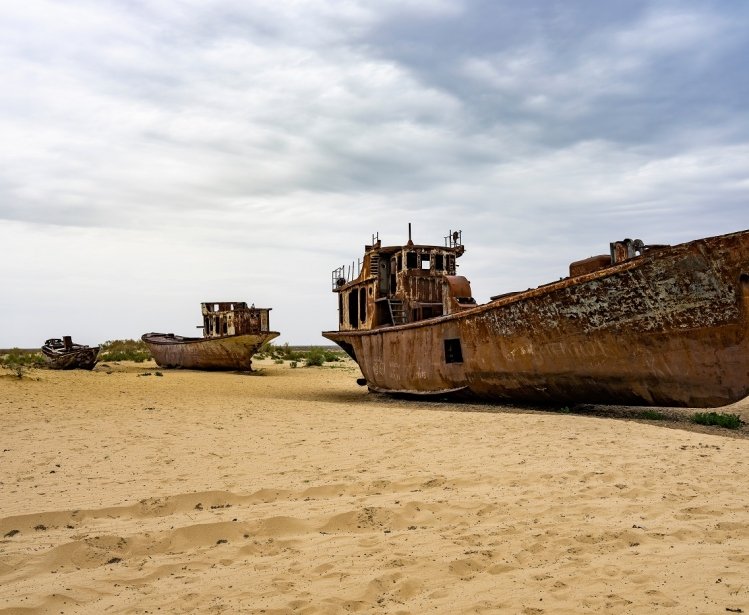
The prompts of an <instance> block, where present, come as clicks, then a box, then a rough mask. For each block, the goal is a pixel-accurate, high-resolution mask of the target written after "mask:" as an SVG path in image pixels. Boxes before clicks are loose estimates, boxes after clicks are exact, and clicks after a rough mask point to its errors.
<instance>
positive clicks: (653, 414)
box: [638, 410, 668, 421]
mask: <svg viewBox="0 0 749 615" xmlns="http://www.w3.org/2000/svg"><path fill="white" fill-rule="evenodd" d="M638 418H641V419H647V420H648V421H665V420H666V419H667V418H668V417H667V416H666V415H665V414H663V413H662V412H658V411H657V410H643V411H642V412H640V414H639V415H638Z"/></svg>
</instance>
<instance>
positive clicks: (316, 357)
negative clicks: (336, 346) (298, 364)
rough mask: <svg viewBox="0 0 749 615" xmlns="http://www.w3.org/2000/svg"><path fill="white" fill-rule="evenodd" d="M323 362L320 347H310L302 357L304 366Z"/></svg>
mask: <svg viewBox="0 0 749 615" xmlns="http://www.w3.org/2000/svg"><path fill="white" fill-rule="evenodd" d="M323 363H325V355H323V351H322V349H321V348H311V349H310V350H309V352H308V353H307V356H306V357H305V359H304V365H305V367H320V366H321V365H322V364H323Z"/></svg>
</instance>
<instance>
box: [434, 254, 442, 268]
mask: <svg viewBox="0 0 749 615" xmlns="http://www.w3.org/2000/svg"><path fill="white" fill-rule="evenodd" d="M444 268H445V263H444V258H443V257H442V254H435V255H434V270H435V271H442V270H443V269H444Z"/></svg>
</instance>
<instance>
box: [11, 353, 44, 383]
mask: <svg viewBox="0 0 749 615" xmlns="http://www.w3.org/2000/svg"><path fill="white" fill-rule="evenodd" d="M0 366H2V367H4V368H5V369H8V370H10V371H11V372H12V374H13V375H14V376H15V377H16V378H19V379H20V378H23V377H24V376H26V375H27V374H28V372H29V370H31V369H33V368H35V367H44V357H43V356H42V353H41V352H24V351H23V350H21V349H20V348H11V349H10V351H9V352H8V353H7V354H4V355H2V356H0Z"/></svg>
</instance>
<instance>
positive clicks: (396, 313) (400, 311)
mask: <svg viewBox="0 0 749 615" xmlns="http://www.w3.org/2000/svg"><path fill="white" fill-rule="evenodd" d="M388 309H389V310H390V321H391V322H392V323H393V324H394V325H403V324H405V323H406V322H408V320H407V319H406V309H405V308H404V307H403V302H402V301H400V300H399V299H388Z"/></svg>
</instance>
